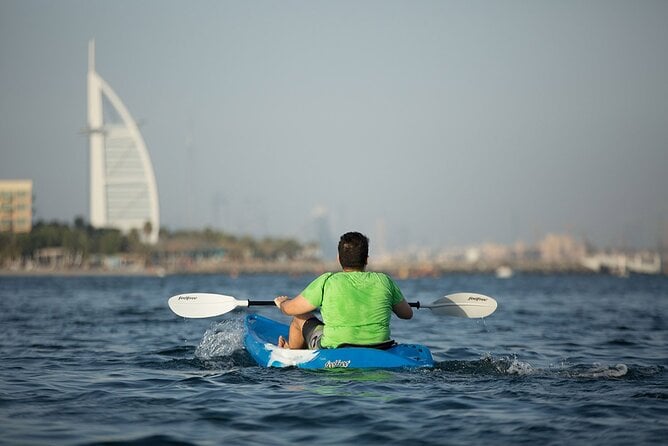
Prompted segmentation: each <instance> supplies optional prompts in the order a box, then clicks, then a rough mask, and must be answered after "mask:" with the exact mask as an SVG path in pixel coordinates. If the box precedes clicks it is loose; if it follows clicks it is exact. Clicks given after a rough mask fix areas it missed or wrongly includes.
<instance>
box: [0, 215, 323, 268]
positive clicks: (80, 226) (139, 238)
mask: <svg viewBox="0 0 668 446" xmlns="http://www.w3.org/2000/svg"><path fill="white" fill-rule="evenodd" d="M143 239H144V235H143V234H142V233H141V232H140V231H137V230H132V231H130V232H129V233H123V232H121V231H120V230H118V229H110V228H94V227H93V226H91V225H90V224H88V223H86V222H85V221H84V219H83V218H81V217H77V218H76V219H75V220H74V223H73V224H67V223H61V222H57V221H53V222H45V221H38V222H37V223H36V224H35V225H34V226H33V228H32V231H31V232H29V233H24V234H14V233H8V232H5V233H0V266H1V265H2V264H3V263H5V262H7V261H18V260H21V259H32V258H35V256H36V255H37V254H38V253H39V251H40V250H41V249H44V248H62V250H63V251H64V252H66V253H67V254H69V255H73V256H74V255H76V256H78V257H81V258H83V259H84V260H86V259H88V258H90V256H93V255H114V254H123V253H128V254H139V255H143V256H146V258H147V259H149V258H151V257H153V258H156V257H160V256H163V255H168V254H169V253H170V252H175V251H179V250H181V251H185V252H188V251H190V252H192V251H197V250H203V249H216V250H219V251H221V252H223V253H224V255H225V256H226V257H229V258H231V259H234V260H241V259H260V260H280V259H295V258H300V257H303V256H304V255H305V252H307V251H308V252H313V251H314V250H317V247H316V246H315V245H314V244H305V245H304V244H302V243H299V242H298V241H296V240H294V239H290V238H270V237H268V238H263V239H260V240H258V239H255V238H253V237H250V236H236V235H232V234H228V233H225V232H223V231H216V230H212V229H204V230H201V231H169V230H167V229H161V230H160V241H159V242H158V244H156V245H148V244H146V243H144V242H143Z"/></svg>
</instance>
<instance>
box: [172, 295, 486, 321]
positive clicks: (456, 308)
mask: <svg viewBox="0 0 668 446" xmlns="http://www.w3.org/2000/svg"><path fill="white" fill-rule="evenodd" d="M408 304H409V305H410V306H411V307H414V308H429V309H430V310H431V311H432V312H433V313H434V314H438V315H439V316H457V317H466V318H480V317H486V316H489V315H490V314H492V313H494V311H495V310H496V306H497V304H496V301H495V300H494V299H492V298H491V297H489V296H485V295H482V294H477V293H455V294H449V295H447V296H444V297H441V298H440V299H438V300H436V301H434V302H432V303H429V304H422V303H420V302H409V303H408ZM255 305H264V306H270V305H274V301H273V300H242V299H236V298H234V297H232V296H226V295H224V294H213V293H186V294H178V295H176V296H172V297H170V298H169V308H170V309H171V310H172V311H173V312H174V313H176V314H177V315H179V316H182V317H187V318H205V317H215V316H220V315H221V314H225V313H229V312H230V311H232V310H234V309H235V308H237V307H249V306H255Z"/></svg>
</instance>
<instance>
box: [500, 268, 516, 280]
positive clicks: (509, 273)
mask: <svg viewBox="0 0 668 446" xmlns="http://www.w3.org/2000/svg"><path fill="white" fill-rule="evenodd" d="M496 277H497V278H499V279H510V278H511V277H513V269H512V268H511V267H509V266H499V267H498V268H497V269H496Z"/></svg>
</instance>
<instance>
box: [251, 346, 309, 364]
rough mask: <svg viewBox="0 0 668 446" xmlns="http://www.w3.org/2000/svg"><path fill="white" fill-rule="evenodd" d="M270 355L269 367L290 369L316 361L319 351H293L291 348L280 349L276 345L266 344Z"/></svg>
mask: <svg viewBox="0 0 668 446" xmlns="http://www.w3.org/2000/svg"><path fill="white" fill-rule="evenodd" d="M264 348H266V349H267V350H268V351H269V352H270V353H269V363H268V364H267V366H269V367H290V366H296V365H298V364H302V363H305V362H309V361H311V360H313V359H315V358H316V357H317V356H318V354H319V352H318V350H291V349H289V348H280V347H278V346H277V345H274V344H269V343H267V344H264Z"/></svg>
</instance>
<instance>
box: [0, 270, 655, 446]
mask: <svg viewBox="0 0 668 446" xmlns="http://www.w3.org/2000/svg"><path fill="white" fill-rule="evenodd" d="M310 279H311V277H309V276H300V277H288V276H271V275H267V276H241V277H238V278H230V277H227V276H170V277H166V278H163V279H160V278H136V277H134V278H132V277H120V278H119V277H96V278H94V277H60V278H51V277H42V278H39V277H0V327H2V336H0V432H2V435H1V436H0V444H8V445H16V444H38V445H39V444H48V445H53V444H57V445H60V444H64V445H86V444H167V445H170V444H171V445H177V444H192V445H218V444H244V445H245V444H272V445H282V444H293V443H296V444H324V445H326V444H331V445H341V444H353V443H355V444H360V445H362V444H378V445H387V444H401V445H403V444H410V445H441V444H463V445H480V444H513V445H515V444H532V445H534V444H587V445H590V444H600V445H609V444H612V445H615V444H619V445H622V444H624V445H626V444H629V443H632V444H636V445H637V444H660V443H663V444H665V443H664V442H665V439H666V437H667V436H668V324H667V322H668V321H667V317H668V311H667V310H668V277H640V276H638V277H635V276H632V277H629V278H625V279H622V278H617V277H604V276H532V275H527V276H522V275H518V276H515V277H513V278H511V279H508V280H500V279H496V278H494V277H492V276H471V275H461V276H460V275H453V276H446V277H443V278H438V279H419V280H406V281H399V284H400V286H401V287H402V289H403V291H404V294H405V295H406V296H407V297H408V298H409V300H421V301H423V302H429V301H432V300H435V299H437V298H439V297H441V296H443V295H444V294H449V293H453V292H458V291H475V292H479V293H483V294H487V295H491V296H493V297H495V298H496V299H497V301H498V302H499V308H498V310H497V312H496V313H495V314H493V315H492V316H491V317H489V318H487V319H485V320H468V319H458V318H450V317H437V316H435V315H433V314H431V312H430V310H426V309H423V310H418V312H417V314H416V316H415V317H414V318H413V320H410V321H401V320H394V321H393V336H394V338H395V339H397V340H400V341H406V342H414V343H424V344H427V345H428V346H430V347H431V349H432V352H433V355H434V359H435V360H436V362H437V364H436V367H435V368H434V369H426V370H425V369H422V370H398V371H383V370H370V371H353V370H343V371H323V372H320V371H318V372H313V371H311V372H309V371H303V370H297V369H261V368H259V367H256V366H255V365H254V364H253V362H252V361H251V360H250V358H249V356H248V355H247V354H246V352H245V351H244V350H243V347H242V324H241V320H242V316H243V314H244V313H243V311H237V312H234V313H231V314H228V315H225V316H223V317H220V318H217V319H214V320H211V319H207V320H184V319H181V318H179V317H177V316H175V315H173V314H172V313H171V312H170V310H169V309H168V307H167V298H168V297H169V296H171V295H173V294H178V293H181V292H187V291H201V292H217V293H224V294H230V295H233V296H235V297H237V298H251V299H253V298H254V299H258V300H265V299H271V298H273V297H274V296H275V295H277V294H290V295H294V294H297V293H298V292H299V291H301V289H302V288H303V287H304V286H305V285H306V284H307V282H308V281H309V280H310ZM254 308H255V307H253V308H252V309H251V310H252V311H259V312H261V313H262V314H265V315H269V316H277V310H274V309H272V308H262V309H260V310H255V309H254ZM251 310H245V311H251Z"/></svg>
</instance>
